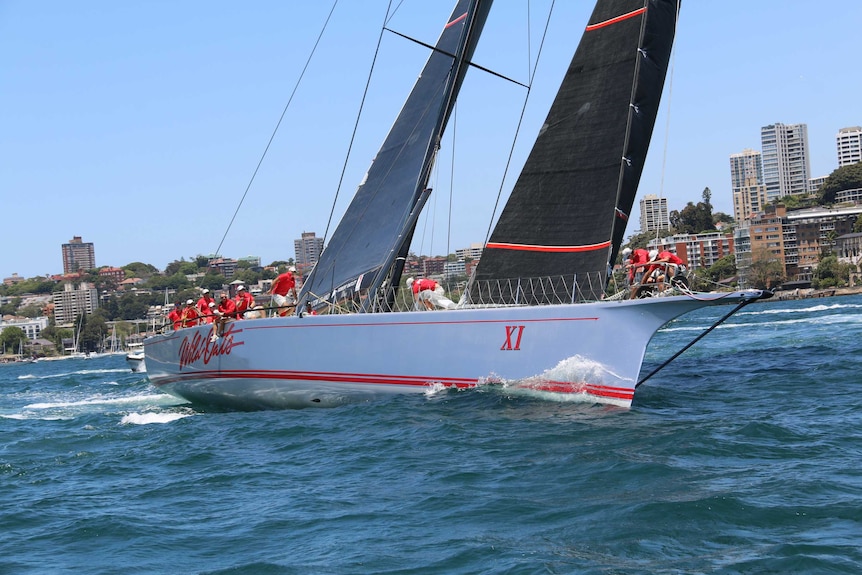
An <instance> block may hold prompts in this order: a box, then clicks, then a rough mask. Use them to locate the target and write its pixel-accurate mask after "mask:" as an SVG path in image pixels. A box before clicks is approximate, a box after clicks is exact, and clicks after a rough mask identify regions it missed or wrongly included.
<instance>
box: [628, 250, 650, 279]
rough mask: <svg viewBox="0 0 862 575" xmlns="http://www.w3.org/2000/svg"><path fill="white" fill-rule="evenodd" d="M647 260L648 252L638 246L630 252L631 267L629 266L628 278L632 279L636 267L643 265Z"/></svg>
mask: <svg viewBox="0 0 862 575" xmlns="http://www.w3.org/2000/svg"><path fill="white" fill-rule="evenodd" d="M648 261H649V252H648V251H646V250H645V249H643V248H638V249H636V250H635V251H633V252H632V256H631V259H630V260H629V263H630V264H631V266H632V267H631V268H629V280H630V281H633V280H634V277H635V272H636V271H637V268H639V267H641V266H643V265H644V264H645V263H647V262H648Z"/></svg>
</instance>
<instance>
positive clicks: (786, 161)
mask: <svg viewBox="0 0 862 575" xmlns="http://www.w3.org/2000/svg"><path fill="white" fill-rule="evenodd" d="M760 141H761V147H762V149H763V184H764V185H765V186H766V199H767V200H768V201H770V202H771V201H772V200H774V199H777V198H780V197H782V196H786V195H789V194H804V193H808V192H810V191H811V189H810V185H811V184H810V179H811V154H810V152H809V151H808V125H807V124H789V125H785V124H781V123H775V124H770V125H768V126H763V127H762V128H760Z"/></svg>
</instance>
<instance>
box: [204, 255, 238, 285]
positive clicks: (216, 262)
mask: <svg viewBox="0 0 862 575" xmlns="http://www.w3.org/2000/svg"><path fill="white" fill-rule="evenodd" d="M209 268H210V269H211V270H213V271H214V272H216V273H220V274H221V275H223V276H224V277H225V279H227V280H229V279H231V278H233V275H234V274H235V273H236V268H237V263H236V260H232V259H229V258H216V259H213V260H210V262H209Z"/></svg>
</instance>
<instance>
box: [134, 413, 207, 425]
mask: <svg viewBox="0 0 862 575" xmlns="http://www.w3.org/2000/svg"><path fill="white" fill-rule="evenodd" d="M191 415H192V414H191V413H153V412H147V413H130V414H128V415H126V416H124V417H123V419H121V420H120V425H148V424H150V423H170V422H172V421H176V420H178V419H182V418H184V417H191Z"/></svg>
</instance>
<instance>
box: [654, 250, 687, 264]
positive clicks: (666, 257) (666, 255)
mask: <svg viewBox="0 0 862 575" xmlns="http://www.w3.org/2000/svg"><path fill="white" fill-rule="evenodd" d="M658 259H660V260H661V261H663V262H667V263H669V264H674V265H677V266H680V265H682V264H683V261H682V260H681V259H679V256H678V255H676V254H675V253H673V252H668V251H664V252H661V253H660V254H659V255H658Z"/></svg>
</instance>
